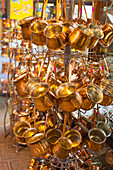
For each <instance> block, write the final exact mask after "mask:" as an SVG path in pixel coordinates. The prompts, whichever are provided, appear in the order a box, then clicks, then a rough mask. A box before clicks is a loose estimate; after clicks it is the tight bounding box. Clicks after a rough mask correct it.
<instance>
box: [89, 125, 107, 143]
mask: <svg viewBox="0 0 113 170" xmlns="http://www.w3.org/2000/svg"><path fill="white" fill-rule="evenodd" d="M93 130H98V131H100V132H101V133H102V134H103V135H104V137H105V139H104V140H103V141H102V142H95V141H93V140H92V139H91V137H90V133H91V131H93ZM88 137H89V139H90V140H91V141H92V142H94V143H96V144H103V143H104V142H105V141H106V134H105V132H104V131H103V130H102V129H99V128H92V129H90V130H89V132H88Z"/></svg>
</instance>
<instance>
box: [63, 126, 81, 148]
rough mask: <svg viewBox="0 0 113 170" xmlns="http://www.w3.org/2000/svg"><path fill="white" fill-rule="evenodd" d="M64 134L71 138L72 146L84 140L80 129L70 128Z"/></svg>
mask: <svg viewBox="0 0 113 170" xmlns="http://www.w3.org/2000/svg"><path fill="white" fill-rule="evenodd" d="M64 136H65V137H66V138H68V139H70V141H71V142H72V147H77V146H78V145H79V144H80V143H81V140H82V136H81V134H80V132H79V131H78V130H74V129H71V130H68V131H67V132H66V133H65V134H64Z"/></svg>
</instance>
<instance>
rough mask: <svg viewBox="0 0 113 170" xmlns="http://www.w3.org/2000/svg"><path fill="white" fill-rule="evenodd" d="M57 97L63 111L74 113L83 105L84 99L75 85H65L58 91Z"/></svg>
mask: <svg viewBox="0 0 113 170" xmlns="http://www.w3.org/2000/svg"><path fill="white" fill-rule="evenodd" d="M56 95H57V97H58V100H59V106H60V108H61V110H62V111H66V112H72V111H75V110H78V109H79V108H80V106H81V104H82V97H81V96H80V94H79V93H78V92H77V91H76V86H75V84H74V83H63V84H61V85H60V86H59V87H58V88H57V90H56Z"/></svg>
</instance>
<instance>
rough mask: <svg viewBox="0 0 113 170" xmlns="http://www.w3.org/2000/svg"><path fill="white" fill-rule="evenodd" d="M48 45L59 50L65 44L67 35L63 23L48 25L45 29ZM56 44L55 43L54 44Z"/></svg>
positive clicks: (51, 48)
mask: <svg viewBox="0 0 113 170" xmlns="http://www.w3.org/2000/svg"><path fill="white" fill-rule="evenodd" d="M44 33H45V36H46V45H47V47H48V48H49V49H50V50H58V49H61V48H63V47H64V46H65V44H66V35H65V33H64V32H63V27H62V25H60V24H58V23H54V24H50V25H48V26H47V27H46V28H45V30H44ZM53 44H54V45H53Z"/></svg>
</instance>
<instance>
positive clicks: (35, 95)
mask: <svg viewBox="0 0 113 170" xmlns="http://www.w3.org/2000/svg"><path fill="white" fill-rule="evenodd" d="M31 98H32V99H33V100H34V104H35V106H36V108H37V110H38V111H42V112H45V111H48V110H50V109H51V108H52V107H53V106H54V105H55V103H56V99H55V96H54V95H53V93H52V92H51V91H50V89H49V85H48V84H47V83H44V82H41V83H38V84H37V85H36V86H35V87H33V89H32V90H31Z"/></svg>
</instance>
